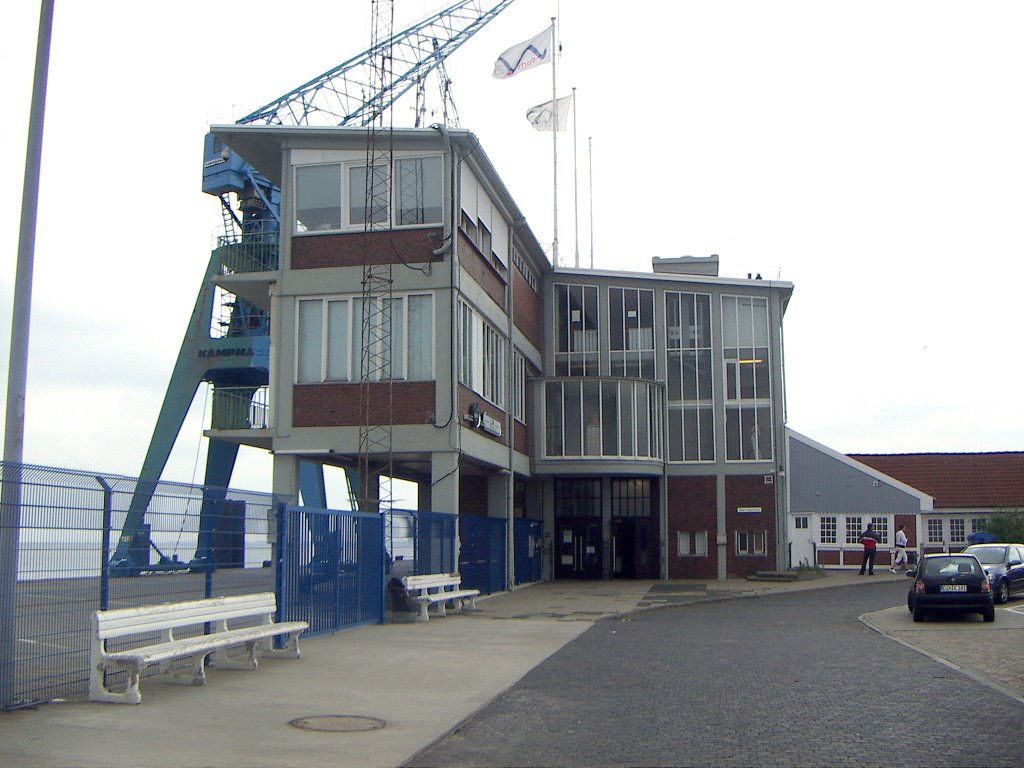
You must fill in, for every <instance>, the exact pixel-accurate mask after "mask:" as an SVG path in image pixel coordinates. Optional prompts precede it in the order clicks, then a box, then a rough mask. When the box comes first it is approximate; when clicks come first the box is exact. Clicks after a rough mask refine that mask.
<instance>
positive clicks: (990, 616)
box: [981, 605, 996, 621]
mask: <svg viewBox="0 0 1024 768" xmlns="http://www.w3.org/2000/svg"><path fill="white" fill-rule="evenodd" d="M981 618H983V619H984V620H985V621H995V620H996V609H995V606H992V605H990V606H989V607H988V608H986V609H985V610H984V611H982V612H981Z"/></svg>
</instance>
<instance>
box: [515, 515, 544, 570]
mask: <svg viewBox="0 0 1024 768" xmlns="http://www.w3.org/2000/svg"><path fill="white" fill-rule="evenodd" d="M512 533H513V537H514V540H513V544H512V548H513V551H514V553H515V564H516V584H526V583H528V582H531V581H540V577H541V560H542V558H541V553H542V544H543V534H544V521H543V520H531V519H530V518H528V517H517V518H516V519H515V527H514V529H513V532H512Z"/></svg>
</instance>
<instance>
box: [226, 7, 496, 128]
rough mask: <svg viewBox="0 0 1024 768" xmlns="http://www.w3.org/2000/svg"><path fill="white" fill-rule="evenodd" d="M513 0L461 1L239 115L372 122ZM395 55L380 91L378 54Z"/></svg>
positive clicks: (275, 121)
mask: <svg viewBox="0 0 1024 768" xmlns="http://www.w3.org/2000/svg"><path fill="white" fill-rule="evenodd" d="M513 1H514V0H501V2H498V3H495V4H494V5H493V6H492V7H491V8H490V9H485V8H484V7H483V6H485V5H487V3H484V2H481V0H462V2H458V3H454V4H453V5H451V6H449V7H447V8H445V9H444V10H441V11H438V12H437V13H435V14H434V15H432V16H429V17H428V18H426V19H424V20H423V21H420V22H417V23H416V24H413V25H412V26H411V27H408V28H407V29H404V30H402V31H401V32H397V33H395V34H393V35H391V36H390V37H388V38H387V39H386V40H383V41H378V42H376V43H375V44H374V45H373V46H372V47H371V48H370V49H369V50H367V51H364V52H363V53H361V54H359V55H358V56H354V57H353V58H351V59H349V60H348V61H346V62H343V63H342V64H339V65H338V66H336V67H334V68H333V69H331V70H328V71H327V72H324V73H323V74H322V75H320V76H319V77H315V78H313V79H312V80H310V81H309V82H308V83H306V84H304V85H300V86H299V87H298V88H295V89H294V90H292V91H289V92H288V93H286V94H285V95H283V96H281V97H279V98H277V99H275V100H274V101H272V102H270V103H269V104H267V105H265V106H263V107H260V108H259V109H257V110H255V111H254V112H251V113H250V114H248V115H246V116H245V117H243V118H242V119H241V120H239V121H238V123H240V124H251V123H258V124H264V125H350V124H355V125H363V126H365V125H369V124H370V123H372V122H373V121H374V120H375V119H376V118H377V117H378V116H379V115H380V114H381V113H382V112H383V111H384V110H386V109H388V108H389V107H390V106H391V105H392V104H394V103H395V102H396V101H397V100H398V99H399V98H401V97H402V96H403V95H405V94H406V93H407V92H408V91H409V90H410V89H411V88H414V87H415V86H416V85H417V84H418V83H420V82H421V81H422V80H423V79H424V78H425V77H426V76H427V75H428V74H430V72H432V71H433V70H434V69H437V68H438V67H440V66H442V65H443V63H444V61H445V59H447V58H448V57H449V56H450V55H451V54H452V53H453V52H454V51H455V50H456V49H458V48H459V46H461V45H462V44H463V43H465V42H466V41H467V40H468V39H469V38H470V37H472V36H473V35H474V34H476V32H478V31H479V30H480V29H481V28H482V27H483V26H484V25H485V24H487V23H488V22H489V21H491V20H492V19H493V18H494V17H495V16H497V15H498V14H499V13H501V12H502V11H503V10H504V9H505V8H506V7H508V6H509V5H511V4H512V2H513ZM379 56H391V59H392V64H391V72H392V73H393V77H392V79H391V82H389V83H387V84H385V90H384V92H383V93H378V92H376V91H375V88H376V87H378V86H377V85H376V84H375V82H374V66H375V64H374V60H375V58H377V57H379Z"/></svg>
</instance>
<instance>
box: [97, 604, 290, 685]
mask: <svg viewBox="0 0 1024 768" xmlns="http://www.w3.org/2000/svg"><path fill="white" fill-rule="evenodd" d="M276 611H277V600H276V598H275V597H274V593H273V592H261V593H257V594H252V595H234V596H230V597H211V598H207V599H205V600H190V601H187V602H180V603H160V604H159V605H145V606H141V607H138V608H118V609H115V610H109V611H96V612H95V613H94V614H93V622H92V624H93V626H92V629H93V632H92V649H91V652H90V659H89V699H90V700H92V701H107V702H114V703H119V704H139V703H140V702H141V701H142V694H141V693H140V692H139V678H140V677H141V675H142V672H143V671H144V670H145V669H146V667H149V666H152V665H157V666H158V667H159V668H160V671H161V672H167V671H168V669H169V668H170V665H171V662H172V661H175V660H176V659H184V658H191V659H193V662H194V663H193V668H192V674H191V676H189V677H186V678H185V681H186V682H188V683H190V684H192V685H202V684H203V683H205V682H206V657H207V656H208V655H209V656H210V659H211V662H212V663H213V664H214V665H215V666H217V667H219V668H234V669H256V666H257V661H256V654H257V650H258V651H259V652H261V653H262V654H264V655H265V654H268V653H272V652H273V638H274V637H277V636H279V635H288V636H289V638H288V644H287V647H286V648H284V649H282V651H281V653H282V655H287V656H290V657H292V658H296V659H297V658H298V657H299V633H300V632H302V631H304V630H306V629H309V624H308V623H307V622H305V621H285V622H279V623H275V622H274V614H275V612H276ZM253 619H256V620H258V621H259V623H258V624H255V625H252V626H243V627H239V628H237V629H230V628H229V627H228V622H229V621H235V620H239V621H241V620H246V621H248V622H251V621H252V620H253ZM207 623H209V624H210V632H209V634H199V635H196V636H194V637H183V638H180V639H175V637H174V631H175V630H179V629H183V628H186V627H192V628H193V631H199V632H202V630H203V625H204V624H207ZM157 632H159V633H160V636H159V638H156V639H149V640H146V639H139V641H138V642H136V643H135V644H134V645H132V646H131V647H129V648H127V649H120V650H116V651H109V650H107V642H108V641H110V640H115V639H118V638H124V637H128V636H131V635H140V634H148V635H152V634H154V633H157ZM127 642H129V643H131V641H130V640H129V641H127ZM243 645H244V646H245V648H246V654H245V656H244V658H242V657H239V658H229V657H228V655H227V651H228V649H229V648H239V647H241V646H243ZM107 670H111V671H117V670H127V672H128V683H127V685H126V687H125V689H124V690H123V691H111V690H110V689H109V688H107V686H106V679H105V677H106V674H105V673H106V672H107Z"/></svg>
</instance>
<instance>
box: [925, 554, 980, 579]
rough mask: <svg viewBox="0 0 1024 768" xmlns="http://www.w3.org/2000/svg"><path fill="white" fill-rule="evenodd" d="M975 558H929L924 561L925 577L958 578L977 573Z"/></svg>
mask: <svg viewBox="0 0 1024 768" xmlns="http://www.w3.org/2000/svg"><path fill="white" fill-rule="evenodd" d="M977 567H978V566H977V561H975V559H974V558H973V557H929V558H926V559H925V561H924V575H925V576H942V577H948V576H956V575H962V576H965V575H968V574H973V573H977Z"/></svg>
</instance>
